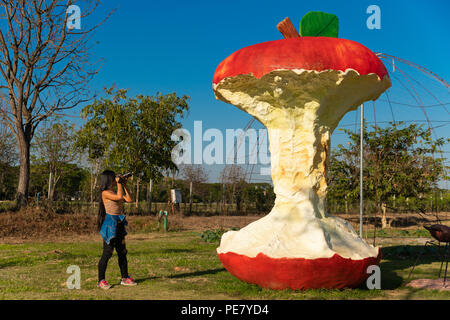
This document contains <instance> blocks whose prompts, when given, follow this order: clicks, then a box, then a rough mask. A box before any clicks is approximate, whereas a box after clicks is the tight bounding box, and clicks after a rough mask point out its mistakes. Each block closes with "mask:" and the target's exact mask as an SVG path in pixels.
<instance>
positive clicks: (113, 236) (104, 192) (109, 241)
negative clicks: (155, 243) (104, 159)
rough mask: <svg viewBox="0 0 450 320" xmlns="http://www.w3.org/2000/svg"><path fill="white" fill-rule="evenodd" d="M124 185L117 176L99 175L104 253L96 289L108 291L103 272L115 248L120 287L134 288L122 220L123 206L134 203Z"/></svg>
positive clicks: (99, 221)
mask: <svg viewBox="0 0 450 320" xmlns="http://www.w3.org/2000/svg"><path fill="white" fill-rule="evenodd" d="M126 183H127V179H126V178H123V177H120V176H116V174H115V173H114V172H113V171H110V170H106V171H104V172H103V173H102V174H101V176H100V200H99V206H98V218H97V228H98V230H99V232H100V235H101V236H102V238H103V254H102V256H101V258H100V261H99V262H98V284H97V286H98V287H99V288H102V289H109V288H111V286H110V285H109V283H108V282H107V281H106V279H105V273H106V267H107V266H108V260H109V259H110V258H111V256H112V254H113V252H114V249H116V252H117V255H118V258H119V259H118V260H119V268H120V273H121V276H122V279H121V282H120V284H121V285H124V286H134V285H136V282H135V281H134V280H133V279H132V278H130V276H129V275H128V262H127V249H126V246H125V236H126V234H127V232H126V230H125V226H127V225H128V222H127V221H126V219H125V215H124V210H123V203H124V202H132V201H133V198H132V197H131V194H130V193H129V191H128V189H127V186H126ZM114 186H117V193H116V192H114V190H113V188H114Z"/></svg>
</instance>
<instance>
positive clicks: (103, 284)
mask: <svg viewBox="0 0 450 320" xmlns="http://www.w3.org/2000/svg"><path fill="white" fill-rule="evenodd" d="M97 287H99V288H102V289H104V290H108V289H109V288H111V285H110V284H109V283H108V281H106V280H102V281H100V282H99V283H98V284H97Z"/></svg>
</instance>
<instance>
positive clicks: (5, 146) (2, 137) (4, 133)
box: [0, 118, 18, 199]
mask: <svg viewBox="0 0 450 320" xmlns="http://www.w3.org/2000/svg"><path fill="white" fill-rule="evenodd" d="M17 159H18V156H17V152H16V141H15V138H14V135H13V134H12V133H11V131H10V130H9V129H8V127H7V126H6V125H5V124H4V123H3V121H1V118H0V199H1V198H7V195H10V194H11V189H12V188H14V187H15V183H14V182H15V179H14V175H15V173H16V172H15V171H16V170H14V168H13V166H14V164H15V163H16V162H17Z"/></svg>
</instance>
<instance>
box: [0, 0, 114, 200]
mask: <svg viewBox="0 0 450 320" xmlns="http://www.w3.org/2000/svg"><path fill="white" fill-rule="evenodd" d="M77 3H78V2H77ZM99 3H100V0H92V1H91V0H89V1H85V2H82V4H83V6H84V8H79V7H78V6H74V1H71V0H67V1H61V0H52V1H43V0H26V1H25V0H9V1H6V0H0V18H2V19H3V21H2V23H1V24H0V57H1V58H0V74H1V77H2V78H3V79H2V80H3V81H1V82H0V89H1V90H4V92H3V93H4V94H2V95H0V97H1V98H2V99H3V101H4V102H5V104H6V105H7V106H9V108H2V109H0V116H1V117H2V118H3V119H4V121H6V123H7V125H8V126H9V128H10V130H11V131H12V132H13V133H14V134H15V136H16V138H17V142H18V145H19V154H20V176H19V184H18V189H17V204H18V205H19V206H23V205H26V203H27V196H28V186H29V178H30V144H31V141H32V139H33V136H34V133H35V130H36V128H37V127H38V125H39V123H40V122H41V121H43V120H45V119H47V118H48V117H51V116H53V115H55V114H61V113H63V112H64V110H67V109H70V108H73V107H75V106H77V105H78V104H80V103H82V102H86V101H89V100H90V98H91V97H90V92H89V90H88V87H87V83H88V82H89V81H90V80H91V79H92V77H93V76H94V75H95V74H96V73H97V72H98V70H99V67H100V64H99V63H98V61H97V62H93V63H91V62H90V49H91V40H92V35H93V32H94V31H95V30H96V29H97V27H98V26H99V25H101V24H102V23H103V22H104V21H105V20H106V18H107V17H109V15H110V14H112V11H111V12H110V14H109V15H108V16H107V17H106V18H105V20H103V21H101V22H100V23H98V24H96V25H94V26H92V27H88V26H85V24H86V23H85V22H87V19H86V17H88V16H90V15H91V14H92V13H93V12H94V11H95V9H96V8H97V7H98V6H99ZM74 8H75V9H78V8H79V9H80V12H78V13H79V15H78V13H77V10H75V9H74ZM72 10H75V11H72ZM74 15H75V16H74ZM74 17H75V18H76V19H77V20H76V21H78V22H80V21H81V28H78V26H76V25H75V26H74V25H73V24H71V23H72V22H73V21H74V20H73V18H74Z"/></svg>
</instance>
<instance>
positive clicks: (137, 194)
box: [136, 178, 141, 208]
mask: <svg viewBox="0 0 450 320" xmlns="http://www.w3.org/2000/svg"><path fill="white" fill-rule="evenodd" d="M140 181H141V178H138V179H137V181H136V208H139V182H140Z"/></svg>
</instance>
